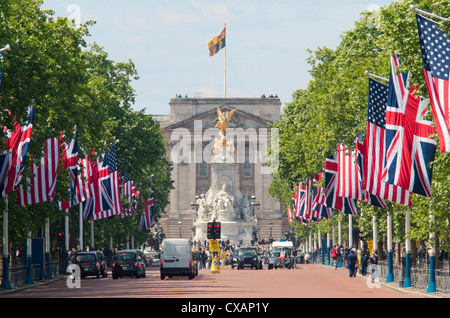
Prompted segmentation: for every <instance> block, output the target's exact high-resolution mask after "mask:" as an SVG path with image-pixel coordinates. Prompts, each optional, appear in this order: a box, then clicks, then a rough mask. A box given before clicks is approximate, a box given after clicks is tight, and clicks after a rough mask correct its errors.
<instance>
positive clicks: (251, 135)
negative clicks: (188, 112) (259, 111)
mask: <svg viewBox="0 0 450 318" xmlns="http://www.w3.org/2000/svg"><path fill="white" fill-rule="evenodd" d="M222 138H223V136H221V135H220V130H219V129H217V128H207V129H203V125H202V121H201V120H195V121H194V131H193V134H192V133H191V131H190V130H189V129H187V128H177V129H175V130H174V131H173V132H172V134H171V136H170V142H171V145H172V147H171V152H170V154H171V160H172V161H173V162H174V163H175V164H181V163H202V162H206V163H213V162H218V157H220V156H221V155H222V157H220V159H219V161H220V162H226V163H261V169H260V173H261V174H271V173H273V172H275V171H277V170H278V164H279V161H278V160H279V130H278V129H277V128H272V129H269V128H245V129H244V128H228V129H227V131H226V135H225V138H226V142H227V144H226V145H223V144H222V141H223V139H222ZM269 139H270V140H269ZM230 144H231V145H230ZM221 145H222V147H221ZM269 148H270V154H269ZM223 154H224V155H223Z"/></svg>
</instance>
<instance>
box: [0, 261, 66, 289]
mask: <svg viewBox="0 0 450 318" xmlns="http://www.w3.org/2000/svg"><path fill="white" fill-rule="evenodd" d="M27 274H28V273H27V268H26V266H25V265H16V266H12V267H11V268H10V271H9V281H10V284H11V286H14V287H17V286H21V285H23V284H25V281H26V278H27ZM50 275H51V277H47V276H48V274H47V270H46V269H45V268H44V270H42V268H41V266H40V265H39V264H33V265H32V266H31V277H32V279H33V282H36V281H41V280H46V279H49V278H55V277H60V273H59V265H58V262H56V261H55V262H51V263H50ZM0 278H1V277H0ZM0 280H1V279H0Z"/></svg>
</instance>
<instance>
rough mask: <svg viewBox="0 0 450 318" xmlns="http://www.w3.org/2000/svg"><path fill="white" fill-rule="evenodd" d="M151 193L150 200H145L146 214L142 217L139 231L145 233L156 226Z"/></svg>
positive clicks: (151, 194)
mask: <svg viewBox="0 0 450 318" xmlns="http://www.w3.org/2000/svg"><path fill="white" fill-rule="evenodd" d="M150 191H151V190H150ZM151 192H152V191H151ZM151 192H150V196H149V198H148V200H144V213H143V214H142V216H141V222H140V224H139V231H145V230H147V229H149V228H151V227H152V226H153V225H155V214H154V213H153V206H154V200H153V193H151Z"/></svg>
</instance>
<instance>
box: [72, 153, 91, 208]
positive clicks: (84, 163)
mask: <svg viewBox="0 0 450 318" xmlns="http://www.w3.org/2000/svg"><path fill="white" fill-rule="evenodd" d="M91 176H92V169H91V163H90V161H89V157H88V156H86V158H84V159H82V158H79V159H78V167H77V182H76V187H75V197H74V204H79V203H82V202H83V201H85V200H87V199H88V198H89V197H91V196H92V195H91V193H90V191H89V179H90V177H91Z"/></svg>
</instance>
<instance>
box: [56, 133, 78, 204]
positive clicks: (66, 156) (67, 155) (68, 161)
mask: <svg viewBox="0 0 450 318" xmlns="http://www.w3.org/2000/svg"><path fill="white" fill-rule="evenodd" d="M61 139H63V136H61ZM60 147H61V148H62V159H63V162H62V163H63V169H65V170H69V173H70V176H71V179H72V184H71V186H70V200H69V201H66V200H63V201H60V202H58V207H59V209H60V210H65V209H68V208H70V207H71V206H74V205H76V204H77V203H78V202H77V203H76V189H77V181H78V178H77V177H78V142H77V133H76V132H75V135H74V137H73V138H72V140H71V141H70V143H68V142H67V141H64V140H63V141H62V142H61V144H60Z"/></svg>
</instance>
